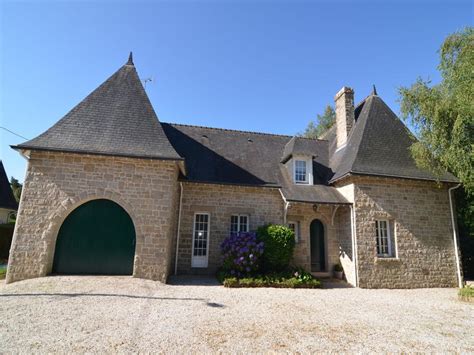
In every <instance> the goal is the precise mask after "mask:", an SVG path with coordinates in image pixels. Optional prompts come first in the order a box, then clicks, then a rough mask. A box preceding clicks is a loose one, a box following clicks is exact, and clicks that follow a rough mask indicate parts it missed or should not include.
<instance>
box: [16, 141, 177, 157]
mask: <svg viewBox="0 0 474 355" xmlns="http://www.w3.org/2000/svg"><path fill="white" fill-rule="evenodd" d="M10 148H12V149H14V150H17V151H20V153H21V151H22V150H37V151H45V152H58V153H72V154H88V155H102V156H114V157H123V158H134V159H152V160H175V161H184V158H182V157H167V156H150V155H140V154H127V153H108V152H98V151H88V150H75V149H66V148H49V147H48V148H46V147H35V146H28V145H22V144H19V145H11V146H10Z"/></svg>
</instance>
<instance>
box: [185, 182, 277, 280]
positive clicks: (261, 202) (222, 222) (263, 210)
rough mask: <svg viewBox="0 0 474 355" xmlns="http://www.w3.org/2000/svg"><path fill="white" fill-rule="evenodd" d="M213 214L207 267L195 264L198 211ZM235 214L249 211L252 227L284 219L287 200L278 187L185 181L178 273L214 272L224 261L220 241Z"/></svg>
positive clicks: (225, 235)
mask: <svg viewBox="0 0 474 355" xmlns="http://www.w3.org/2000/svg"><path fill="white" fill-rule="evenodd" d="M197 212H206V213H209V214H210V233H209V259H208V267H207V268H202V269H201V268H191V254H192V240H193V235H192V234H193V221H194V214H195V213H197ZM232 214H247V215H249V219H250V220H249V224H250V230H251V231H252V230H256V229H257V227H259V226H261V225H264V224H267V223H278V224H281V223H283V200H282V197H281V195H280V193H279V191H278V189H274V188H261V187H260V188H256V187H243V186H232V185H217V184H197V183H188V182H187V183H183V201H182V217H181V230H180V240H179V256H178V273H181V274H184V273H206V274H213V273H214V272H215V271H216V270H217V268H218V267H219V266H220V265H221V253H220V244H221V243H222V241H223V240H224V238H226V237H227V236H228V235H229V234H230V218H231V215H232Z"/></svg>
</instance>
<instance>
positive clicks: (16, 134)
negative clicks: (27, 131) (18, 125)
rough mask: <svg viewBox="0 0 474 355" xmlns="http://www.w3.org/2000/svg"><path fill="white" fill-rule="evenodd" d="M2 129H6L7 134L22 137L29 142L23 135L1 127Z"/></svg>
mask: <svg viewBox="0 0 474 355" xmlns="http://www.w3.org/2000/svg"><path fill="white" fill-rule="evenodd" d="M0 128H1V129H4V130H5V131H7V132H9V133H11V134H14V135H15V136H17V137H20V138H23V139H26V140H28V138H26V137H23V136H22V135H21V134H18V133H15V132H13V131H11V130H9V129H8V128H5V127H2V126H0Z"/></svg>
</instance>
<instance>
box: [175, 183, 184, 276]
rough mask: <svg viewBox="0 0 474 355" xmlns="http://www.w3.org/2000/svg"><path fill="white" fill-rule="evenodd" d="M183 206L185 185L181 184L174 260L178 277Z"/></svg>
mask: <svg viewBox="0 0 474 355" xmlns="http://www.w3.org/2000/svg"><path fill="white" fill-rule="evenodd" d="M182 204H183V183H182V182H180V183H179V206H178V228H177V230H176V255H175V258H174V274H175V275H178V255H179V234H180V227H181V208H182Z"/></svg>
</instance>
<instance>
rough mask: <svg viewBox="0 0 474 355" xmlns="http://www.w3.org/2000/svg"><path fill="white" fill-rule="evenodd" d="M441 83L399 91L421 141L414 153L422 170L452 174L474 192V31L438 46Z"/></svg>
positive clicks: (404, 111)
mask: <svg viewBox="0 0 474 355" xmlns="http://www.w3.org/2000/svg"><path fill="white" fill-rule="evenodd" d="M439 52H440V64H439V66H438V69H439V71H440V74H441V78H442V80H441V82H440V83H439V84H437V85H431V82H430V81H429V80H427V81H425V80H423V79H421V78H418V79H417V81H416V82H415V83H414V84H413V85H412V86H410V87H402V88H400V89H399V94H400V102H401V107H400V110H401V114H402V117H403V118H404V119H405V120H408V121H410V122H411V123H412V125H413V127H414V128H415V134H416V135H417V138H418V141H417V142H416V143H415V144H413V146H412V148H411V150H412V155H413V157H414V158H415V161H416V162H417V164H418V165H419V166H420V167H423V168H426V169H429V170H431V171H432V172H433V173H435V174H437V175H438V176H439V174H440V173H441V172H442V171H446V170H448V171H451V172H453V173H454V174H455V175H456V176H457V177H459V179H460V180H461V181H462V183H463V185H464V188H465V190H466V192H467V193H468V194H469V195H471V196H472V195H473V194H474V153H473V146H474V83H473V79H474V74H473V73H474V28H472V27H468V28H466V29H464V30H463V31H461V32H457V33H454V34H452V35H450V36H449V37H447V38H446V40H445V41H444V43H443V44H442V46H441V48H440V51H439Z"/></svg>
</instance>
